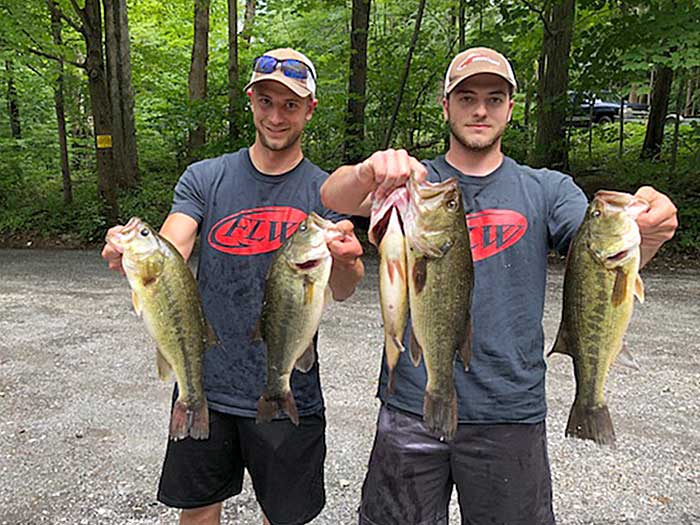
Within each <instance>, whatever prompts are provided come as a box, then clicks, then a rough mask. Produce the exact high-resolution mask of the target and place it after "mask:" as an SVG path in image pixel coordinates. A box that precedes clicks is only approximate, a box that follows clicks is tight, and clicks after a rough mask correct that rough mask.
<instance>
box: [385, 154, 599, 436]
mask: <svg viewBox="0 0 700 525" xmlns="http://www.w3.org/2000/svg"><path fill="white" fill-rule="evenodd" d="M425 165H426V167H427V168H428V179H429V180H430V181H433V182H437V181H443V180H446V179H448V178H450V177H456V178H457V179H458V180H459V186H460V190H461V191H462V195H463V200H464V209H465V211H466V213H467V223H468V226H469V235H470V239H471V247H472V257H473V259H474V280H475V284H474V295H473V299H472V309H471V318H472V330H473V332H472V334H473V335H472V359H471V363H470V369H469V371H468V372H465V371H464V367H463V366H456V367H455V372H454V378H455V387H456V389H457V398H458V406H459V421H460V422H463V423H504V422H509V423H512V422H520V423H537V422H540V421H542V420H544V418H545V415H546V402H545V387H544V378H545V369H546V366H545V362H544V355H543V352H544V333H543V329H542V315H543V309H544V293H545V283H546V277H547V254H548V252H549V251H550V250H552V249H554V250H557V251H558V252H559V253H561V254H565V253H566V251H567V249H568V246H569V243H570V241H571V240H572V239H573V235H574V233H575V232H576V230H577V228H578V226H579V224H580V223H581V221H582V220H583V216H584V214H585V211H586V206H587V200H586V196H585V195H584V193H583V191H581V189H580V188H579V187H578V186H576V185H575V184H574V182H573V180H572V179H571V177H569V176H567V175H564V174H562V173H559V172H556V171H550V170H546V169H533V168H529V167H527V166H521V165H519V164H517V163H516V162H515V161H514V160H513V159H510V158H508V157H505V158H504V159H503V163H502V164H501V166H500V167H499V168H498V169H496V170H495V171H494V172H492V173H490V174H489V175H486V176H484V177H475V176H468V175H464V174H463V173H461V172H460V171H458V170H457V169H456V168H454V167H453V166H451V165H450V164H448V163H447V162H446V160H445V157H444V156H440V157H437V158H436V159H435V160H433V161H427V162H425ZM408 334H409V332H408V330H407V332H406V334H405V335H404V344H405V345H406V348H408ZM395 373H396V391H395V393H394V394H393V395H389V394H388V393H387V391H386V384H387V373H386V363H385V361H384V360H383V362H382V372H381V377H380V384H379V397H380V398H381V399H382V400H384V401H385V402H386V403H388V404H389V405H391V406H393V407H396V408H399V409H401V410H405V411H407V412H410V413H414V414H418V415H421V414H422V413H423V393H424V390H425V382H426V372H425V366H424V364H423V361H421V364H420V365H419V366H418V367H414V366H413V364H412V363H411V361H410V358H409V356H408V352H404V353H403V354H402V355H401V357H400V359H399V362H398V365H397V368H396V371H395Z"/></svg>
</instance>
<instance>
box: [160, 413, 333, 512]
mask: <svg viewBox="0 0 700 525" xmlns="http://www.w3.org/2000/svg"><path fill="white" fill-rule="evenodd" d="M299 420H300V421H299V426H298V427H296V426H294V425H293V424H292V423H291V421H290V420H288V419H280V420H273V421H271V422H270V423H260V424H258V423H256V422H255V419H253V418H247V417H240V416H233V415H230V414H224V413H221V412H216V411H214V410H211V409H210V410H209V422H210V431H209V439H204V440H194V439H190V438H187V439H183V440H181V441H171V440H168V449H167V452H166V455H165V461H164V463H163V472H162V474H161V478H160V485H159V487H158V500H159V501H161V502H163V503H165V504H166V505H168V506H170V507H177V508H181V509H190V508H197V507H204V506H207V505H211V504H214V503H218V502H220V501H223V500H225V499H226V498H229V497H231V496H235V495H236V494H240V492H241V489H242V486H243V469H244V468H246V469H247V470H248V472H249V473H250V477H251V479H252V480H253V488H254V490H255V497H256V499H257V500H258V503H259V504H260V507H262V510H263V512H264V513H265V516H267V518H268V519H269V520H270V522H271V523H272V524H273V525H301V524H304V523H308V522H309V521H311V520H312V519H313V518H315V517H316V516H317V515H318V514H319V512H321V509H322V508H323V506H324V505H325V503H326V494H325V489H324V483H323V463H324V460H325V457H326V440H325V430H326V419H325V417H324V415H323V413H318V414H314V415H310V416H303V417H301V418H299Z"/></svg>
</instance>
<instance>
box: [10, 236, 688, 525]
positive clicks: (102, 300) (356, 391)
mask: <svg viewBox="0 0 700 525" xmlns="http://www.w3.org/2000/svg"><path fill="white" fill-rule="evenodd" d="M367 273H368V276H367V278H366V279H365V280H364V281H363V283H362V285H361V287H360V289H359V290H358V292H357V293H356V294H355V295H354V296H353V297H352V298H351V299H350V300H348V301H346V302H345V303H337V304H333V305H331V307H330V308H329V309H328V310H327V312H326V314H325V317H324V322H323V327H322V330H321V336H320V344H321V347H320V348H321V357H320V359H321V374H322V381H323V385H324V391H325V396H326V404H327V407H328V408H327V417H328V437H327V442H328V459H327V462H326V479H327V483H326V485H327V492H328V498H327V499H328V503H327V505H326V508H325V509H324V511H323V512H322V514H321V515H320V516H319V517H318V518H317V519H316V520H315V521H314V522H313V523H314V524H317V525H330V524H333V525H338V524H343V525H344V524H352V523H355V510H356V507H357V504H358V500H359V491H360V487H361V484H362V480H363V476H364V471H365V467H366V464H367V460H368V457H369V452H370V448H371V445H372V438H373V432H374V424H375V419H376V414H377V408H378V402H377V400H376V399H375V397H374V394H375V390H376V376H377V372H378V369H379V363H380V353H379V348H380V345H381V337H382V335H381V333H382V332H381V321H380V314H379V308H378V304H377V300H378V292H377V284H376V281H377V277H376V261H374V260H373V259H371V258H370V259H368V272H367ZM0 277H1V279H0V312H1V313H2V315H1V316H0V333H2V334H4V336H3V337H2V339H1V340H0V479H1V480H2V481H1V482H0V525H9V524H13V525H14V524H18V525H19V524H25V525H30V524H31V525H34V524H39V523H51V524H90V525H93V524H134V525H136V524H160V523H174V522H176V519H177V513H176V511H174V510H171V509H168V508H166V507H164V506H162V505H160V504H159V503H157V502H156V500H155V491H156V486H157V481H158V476H159V474H160V465H161V460H162V457H163V452H164V450H165V444H166V435H167V421H168V407H169V396H170V387H169V386H167V385H165V384H163V383H161V382H160V381H159V380H158V379H157V377H156V372H155V366H154V361H155V360H154V358H153V345H152V343H151V342H150V340H149V338H148V336H147V334H146V330H145V329H144V327H143V325H142V323H141V321H140V320H138V319H137V318H136V317H135V316H134V315H133V314H132V313H131V305H130V300H129V291H128V286H127V284H126V282H125V280H123V279H121V278H120V277H119V276H117V275H116V274H113V273H111V272H108V271H107V270H106V269H105V267H104V265H103V263H102V261H101V260H100V258H99V254H98V252H96V251H40V250H0ZM644 280H645V284H646V292H647V293H646V295H647V302H646V303H645V304H644V305H642V306H641V307H638V308H637V310H636V312H635V316H634V319H633V321H632V325H631V327H630V330H629V333H628V337H627V343H628V346H629V347H630V348H631V349H632V350H633V351H634V353H635V354H636V358H637V361H638V362H639V364H640V366H641V370H640V371H634V370H630V369H627V368H624V367H615V368H614V369H613V371H612V373H611V375H610V377H609V379H608V384H607V399H608V402H609V405H610V410H611V414H612V416H613V419H614V422H615V427H616V431H617V435H618V448H617V449H616V450H610V449H607V448H600V447H598V446H596V445H594V444H589V443H587V442H581V441H577V440H571V439H564V437H563V434H564V427H565V424H566V418H567V415H568V410H569V407H570V405H571V402H572V400H573V393H574V381H573V373H572V367H571V364H570V360H569V359H568V358H566V357H565V356H559V355H557V356H554V357H552V358H551V359H549V361H548V362H549V371H548V401H549V418H548V421H547V423H548V427H549V452H550V457H551V463H552V475H553V483H554V506H555V511H556V514H557V518H558V522H559V523H561V524H576V525H578V524H623V523H624V524H674V525H675V524H691V523H700V431H698V428H697V425H696V422H697V420H698V416H700V410H699V408H700V401H699V399H700V396H699V394H700V388H699V387H700V342H699V338H698V335H699V334H700V309H699V308H698V304H699V302H698V298H699V297H700V270H697V269H683V268H674V269H672V270H668V269H667V270H663V269H658V270H650V271H648V272H645V275H644ZM561 282H562V268H561V266H557V265H555V266H553V267H552V268H551V272H550V286H549V288H548V291H547V303H546V311H545V332H546V335H547V346H549V345H551V343H552V339H553V337H554V335H555V332H556V328H557V324H558V318H559V308H560V297H561ZM451 516H452V522H453V523H457V522H458V521H459V518H458V516H459V510H458V508H457V506H456V503H455V499H454V497H453V502H452V508H451ZM224 523H229V524H245V525H247V524H255V523H259V515H258V511H257V506H256V503H255V499H254V495H253V493H252V489H251V485H250V483H249V482H248V481H246V484H245V488H244V491H243V493H242V494H241V495H240V496H238V497H236V498H234V499H231V500H229V501H228V502H227V503H226V505H225V511H224Z"/></svg>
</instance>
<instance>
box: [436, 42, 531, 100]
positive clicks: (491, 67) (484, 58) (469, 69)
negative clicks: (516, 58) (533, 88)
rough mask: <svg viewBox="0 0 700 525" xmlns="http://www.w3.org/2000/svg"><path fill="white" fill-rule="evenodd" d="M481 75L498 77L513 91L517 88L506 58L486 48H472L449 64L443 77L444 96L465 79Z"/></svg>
mask: <svg viewBox="0 0 700 525" xmlns="http://www.w3.org/2000/svg"><path fill="white" fill-rule="evenodd" d="M481 73H491V74H493V75H498V76H499V77H501V78H503V79H504V80H505V81H506V82H508V83H509V84H510V85H511V86H513V91H515V89H516V88H517V84H516V83H515V75H514V74H513V68H512V67H511V65H510V62H508V60H507V59H506V57H504V56H503V55H501V54H500V53H499V52H498V51H494V50H493V49H489V48H488V47H473V48H471V49H467V50H465V51H462V52H461V53H459V54H458V55H457V56H456V57H454V58H453V59H452V62H450V67H448V68H447V75H446V76H445V96H447V95H449V94H450V92H451V91H452V90H453V89H454V88H456V87H457V84H459V83H460V82H461V81H462V80H464V79H465V78H469V77H473V76H474V75H479V74H481Z"/></svg>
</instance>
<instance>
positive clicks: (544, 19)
mask: <svg viewBox="0 0 700 525" xmlns="http://www.w3.org/2000/svg"><path fill="white" fill-rule="evenodd" d="M522 2H523V4H525V5H526V6H527V7H528V9H530V11H532V12H534V13H536V14H537V16H538V17H539V18H540V20H542V23H543V24H544V30H545V31H547V34H549V35H550V36H551V35H552V28H551V27H549V23H548V22H547V17H545V16H544V10H542V9H537V7H535V6H534V5H532V3H531V2H528V0H522Z"/></svg>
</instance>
